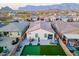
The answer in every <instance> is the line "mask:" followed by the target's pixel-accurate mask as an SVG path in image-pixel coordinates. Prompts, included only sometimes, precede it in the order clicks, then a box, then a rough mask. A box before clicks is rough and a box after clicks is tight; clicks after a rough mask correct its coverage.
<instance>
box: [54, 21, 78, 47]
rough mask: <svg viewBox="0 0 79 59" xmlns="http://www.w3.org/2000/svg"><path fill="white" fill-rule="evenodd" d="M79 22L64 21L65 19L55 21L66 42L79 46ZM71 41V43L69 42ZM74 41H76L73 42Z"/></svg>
mask: <svg viewBox="0 0 79 59" xmlns="http://www.w3.org/2000/svg"><path fill="white" fill-rule="evenodd" d="M78 24H79V23H78V22H63V21H56V22H54V25H55V27H56V28H57V31H58V32H59V34H60V35H61V37H62V38H63V40H64V39H65V40H66V44H70V45H71V46H74V44H75V45H76V46H78V45H79V44H78V43H76V41H77V42H79V25H78ZM69 42H70V43H69ZM73 42H74V43H73Z"/></svg>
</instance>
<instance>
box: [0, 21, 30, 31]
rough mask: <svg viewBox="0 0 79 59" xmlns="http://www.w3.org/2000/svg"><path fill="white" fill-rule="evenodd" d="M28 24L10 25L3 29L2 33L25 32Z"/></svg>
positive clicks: (15, 23)
mask: <svg viewBox="0 0 79 59" xmlns="http://www.w3.org/2000/svg"><path fill="white" fill-rule="evenodd" d="M28 24H29V23H28V22H24V21H20V22H13V23H9V24H8V25H6V26H3V27H1V28H0V31H23V30H24V28H26V26H27V25H28Z"/></svg>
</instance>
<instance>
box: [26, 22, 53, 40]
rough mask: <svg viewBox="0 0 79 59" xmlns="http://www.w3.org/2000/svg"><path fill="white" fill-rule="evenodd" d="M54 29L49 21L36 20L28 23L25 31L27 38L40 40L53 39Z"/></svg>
mask: <svg viewBox="0 0 79 59" xmlns="http://www.w3.org/2000/svg"><path fill="white" fill-rule="evenodd" d="M54 33H55V32H54V31H53V29H52V27H51V24H50V23H49V22H44V21H36V22H34V23H31V24H30V27H29V29H28V30H27V31H26V34H27V38H28V39H30V38H33V39H36V40H37V39H40V40H54Z"/></svg>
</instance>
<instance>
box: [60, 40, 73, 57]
mask: <svg viewBox="0 0 79 59" xmlns="http://www.w3.org/2000/svg"><path fill="white" fill-rule="evenodd" d="M59 43H60V45H61V47H62V48H63V50H64V52H65V53H66V55H68V56H73V54H72V53H71V52H70V51H69V49H68V48H67V47H66V45H65V44H64V43H63V42H62V40H61V39H59Z"/></svg>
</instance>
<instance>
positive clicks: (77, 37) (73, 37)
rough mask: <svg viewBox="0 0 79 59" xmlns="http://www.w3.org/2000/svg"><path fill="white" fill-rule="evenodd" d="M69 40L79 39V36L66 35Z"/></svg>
mask: <svg viewBox="0 0 79 59" xmlns="http://www.w3.org/2000/svg"><path fill="white" fill-rule="evenodd" d="M64 36H66V38H67V39H79V34H64Z"/></svg>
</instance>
